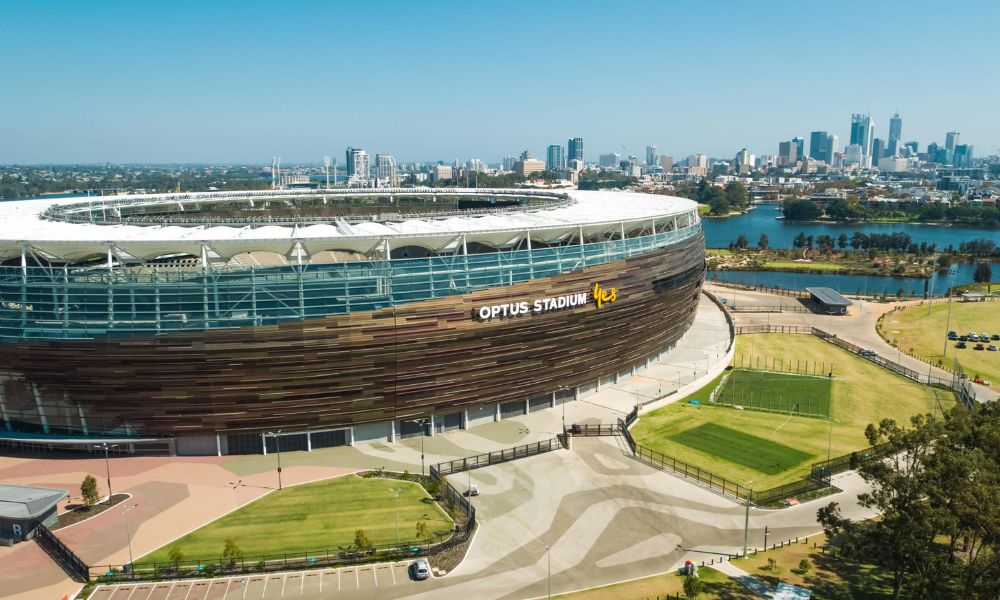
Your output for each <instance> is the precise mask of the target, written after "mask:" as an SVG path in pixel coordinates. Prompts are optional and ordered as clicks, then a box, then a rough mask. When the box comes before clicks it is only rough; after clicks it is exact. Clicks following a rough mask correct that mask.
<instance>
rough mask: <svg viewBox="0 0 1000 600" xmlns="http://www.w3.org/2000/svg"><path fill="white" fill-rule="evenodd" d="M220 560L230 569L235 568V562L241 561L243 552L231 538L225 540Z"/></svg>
mask: <svg viewBox="0 0 1000 600" xmlns="http://www.w3.org/2000/svg"><path fill="white" fill-rule="evenodd" d="M222 560H224V561H226V562H227V563H229V566H230V567H235V566H236V563H237V562H239V561H241V560H243V551H242V550H240V547H239V546H237V545H236V541H235V540H233V538H227V539H226V545H225V547H224V548H223V549H222Z"/></svg>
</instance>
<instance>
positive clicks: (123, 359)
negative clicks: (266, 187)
mask: <svg viewBox="0 0 1000 600" xmlns="http://www.w3.org/2000/svg"><path fill="white" fill-rule="evenodd" d="M0 260H2V261H3V263H2V266H0V416H2V422H0V443H3V444H5V445H6V446H8V447H11V446H15V447H16V446H20V447H24V446H28V447H31V448H53V447H66V446H69V447H76V448H92V447H93V444H94V443H95V442H97V443H99V442H101V441H114V443H117V444H119V448H120V449H122V450H127V451H136V452H141V451H149V452H170V453H178V454H238V453H257V452H261V451H268V450H272V449H273V448H274V447H275V446H276V445H277V444H276V443H275V442H276V440H275V436H274V435H272V434H275V435H277V434H278V432H279V431H280V447H281V449H282V450H291V449H312V448H318V447H324V446H332V445H339V444H351V443H356V442H360V441H363V440H376V439H377V440H386V439H388V440H394V439H396V438H397V437H399V436H406V435H410V434H414V433H416V434H419V433H421V432H422V431H426V432H431V433H433V432H440V431H444V430H448V429H454V428H461V427H469V426H472V425H475V424H477V423H480V422H485V421H493V420H498V419H502V418H506V417H509V416H513V415H517V414H523V413H525V412H527V411H535V410H539V409H543V408H548V407H553V406H557V405H559V404H560V403H562V402H565V401H567V400H571V399H574V398H579V397H581V396H584V395H586V394H588V393H591V392H593V391H595V390H597V389H599V387H600V386H602V385H608V384H610V383H612V382H615V381H617V380H618V379H619V378H620V377H623V376H627V375H630V374H633V373H635V372H636V371H637V370H641V369H643V368H645V367H646V366H647V365H648V364H649V363H650V361H652V360H655V359H656V358H657V357H658V356H659V355H661V354H662V353H664V352H666V351H668V350H669V349H671V348H672V347H673V346H674V345H675V344H676V343H677V341H678V340H679V339H680V338H681V337H682V336H683V335H684V333H685V332H686V331H687V329H688V328H689V327H690V325H691V323H692V321H693V319H694V313H695V308H696V304H697V302H698V296H699V293H700V290H701V286H702V283H703V281H704V274H705V251H704V238H703V235H702V230H701V223H700V219H699V217H698V212H697V207H696V205H695V203H694V202H691V201H689V200H684V199H680V198H673V197H668V196H659V195H649V194H637V193H624V192H585V191H576V190H571V191H534V190H522V189H518V190H512V189H495V190H489V189H421V188H400V189H371V190H355V189H351V190H308V191H303V190H297V191H267V192H213V193H191V194H162V195H140V196H135V195H133V196H120V197H100V198H75V199H66V198H63V199H53V200H31V201H18V202H6V203H0Z"/></svg>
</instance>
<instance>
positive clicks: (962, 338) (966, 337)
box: [958, 335, 969, 342]
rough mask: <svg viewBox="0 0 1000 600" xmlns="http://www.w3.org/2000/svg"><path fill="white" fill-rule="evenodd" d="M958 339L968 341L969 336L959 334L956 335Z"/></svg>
mask: <svg viewBox="0 0 1000 600" xmlns="http://www.w3.org/2000/svg"><path fill="white" fill-rule="evenodd" d="M958 341H960V342H967V341H969V336H967V335H960V336H958Z"/></svg>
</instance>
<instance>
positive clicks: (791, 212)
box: [782, 199, 823, 221]
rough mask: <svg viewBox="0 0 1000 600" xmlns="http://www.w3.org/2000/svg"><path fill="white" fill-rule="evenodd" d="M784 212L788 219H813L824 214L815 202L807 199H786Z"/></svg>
mask: <svg viewBox="0 0 1000 600" xmlns="http://www.w3.org/2000/svg"><path fill="white" fill-rule="evenodd" d="M782 212H783V213H784V215H785V220H788V221H812V220H815V219H818V218H819V217H820V215H822V214H823V211H822V210H820V208H819V207H818V206H816V203H815V202H813V201H812V200H807V199H802V200H792V199H789V200H785V204H784V206H783V207H782Z"/></svg>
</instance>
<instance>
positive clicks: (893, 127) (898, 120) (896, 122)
mask: <svg viewBox="0 0 1000 600" xmlns="http://www.w3.org/2000/svg"><path fill="white" fill-rule="evenodd" d="M902 137H903V119H902V117H900V116H899V113H896V114H894V115H892V118H891V119H889V148H888V149H889V156H896V155H898V154H899V151H900V150H901V148H900V140H901V139H902Z"/></svg>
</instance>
